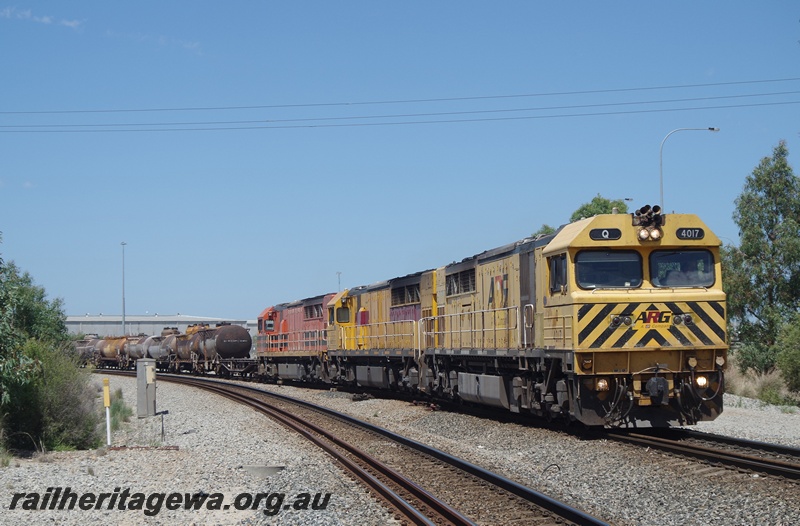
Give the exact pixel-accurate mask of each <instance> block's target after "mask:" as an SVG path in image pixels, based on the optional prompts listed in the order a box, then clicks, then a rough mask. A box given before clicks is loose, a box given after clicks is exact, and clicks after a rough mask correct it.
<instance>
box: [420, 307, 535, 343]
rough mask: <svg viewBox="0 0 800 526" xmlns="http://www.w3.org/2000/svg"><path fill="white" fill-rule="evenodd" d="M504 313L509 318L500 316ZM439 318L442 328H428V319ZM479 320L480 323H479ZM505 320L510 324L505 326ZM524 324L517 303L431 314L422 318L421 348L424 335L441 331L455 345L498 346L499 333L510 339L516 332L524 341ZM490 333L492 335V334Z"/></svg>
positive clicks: (442, 336) (442, 335)
mask: <svg viewBox="0 0 800 526" xmlns="http://www.w3.org/2000/svg"><path fill="white" fill-rule="evenodd" d="M501 315H504V316H505V317H506V319H505V320H498V318H499V317H500V316H501ZM489 316H491V321H492V323H491V325H490V326H487V324H486V321H487V317H489ZM437 319H438V320H439V330H437V331H427V330H425V329H424V323H425V322H427V321H433V320H437ZM477 322H480V323H479V324H478V323H477ZM504 322H505V324H506V325H505V326H502V325H501V324H502V323H504ZM511 322H513V323H511ZM522 326H523V325H522V323H521V320H520V309H519V307H518V306H516V305H515V306H513V307H504V308H500V309H485V310H477V311H468V312H459V313H453V314H443V315H441V316H428V317H425V318H422V319H421V320H420V321H419V330H420V339H419V343H418V345H419V348H418V349H417V351H418V352H420V353H421V350H422V339H423V338H425V337H428V336H433V337H436V336H437V335H438V336H439V337H440V338H442V339H443V340H445V339H447V338H449V341H450V347H453V348H466V347H470V348H474V349H492V348H497V343H496V342H497V340H498V336H499V335H503V334H505V336H506V338H507V339H508V341H509V343H510V342H511V341H512V339H513V336H514V334H515V333H516V335H517V341H518V342H521V341H523V336H522V335H521V334H520V331H521V328H522ZM443 327H445V328H443ZM488 335H491V337H489V336H488ZM491 342H494V344H493V345H491Z"/></svg>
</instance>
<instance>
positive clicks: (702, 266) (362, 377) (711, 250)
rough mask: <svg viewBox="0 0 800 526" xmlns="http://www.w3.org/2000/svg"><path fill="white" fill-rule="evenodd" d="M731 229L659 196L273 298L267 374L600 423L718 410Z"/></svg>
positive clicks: (632, 423)
mask: <svg viewBox="0 0 800 526" xmlns="http://www.w3.org/2000/svg"><path fill="white" fill-rule="evenodd" d="M719 247H720V241H719V239H718V238H717V237H716V236H715V235H714V234H713V233H712V232H711V231H710V230H709V229H708V228H707V226H706V225H705V224H704V223H703V222H702V221H701V220H700V219H699V218H698V217H697V216H696V215H693V214H670V215H662V214H661V213H660V210H659V209H658V207H653V208H650V207H649V206H646V207H643V208H642V209H640V210H637V211H636V213H634V214H606V215H598V216H594V217H591V218H588V219H582V220H579V221H576V222H574V223H570V224H568V225H564V226H562V227H561V228H560V229H559V230H558V231H556V232H555V233H554V234H551V235H547V236H539V237H537V238H535V239H533V238H528V239H523V240H521V241H517V242H515V243H511V244H509V245H506V246H502V247H499V248H495V249H492V250H488V251H486V252H482V253H480V254H477V255H475V256H472V257H468V258H466V259H464V260H462V261H461V262H458V263H452V264H450V265H446V266H443V267H439V268H435V269H430V270H426V271H422V272H418V273H415V274H410V275H407V276H403V277H398V278H394V279H390V280H387V281H384V282H380V283H376V284H373V285H368V286H361V287H356V288H353V289H349V290H344V291H341V292H339V293H336V294H325V295H321V296H317V297H314V298H309V299H306V300H302V301H299V302H295V303H290V304H279V305H276V306H274V307H270V308H268V309H266V310H265V311H264V312H262V314H261V316H259V335H258V337H257V341H256V351H257V352H256V354H257V359H258V362H259V363H258V375H259V376H260V377H262V378H266V379H271V380H276V379H285V380H300V381H315V380H316V381H323V382H331V383H348V384H354V385H361V386H367V387H373V388H381V389H391V390H405V391H411V392H419V393H425V394H427V395H430V396H433V397H438V398H444V399H451V400H460V401H463V402H467V403H474V404H481V405H487V406H492V407H496V408H498V409H501V410H508V411H513V412H519V413H531V414H533V415H537V416H541V417H544V418H547V419H562V420H565V421H577V422H582V423H583V424H586V425H589V426H621V427H664V426H672V425H686V424H694V423H697V422H699V421H702V420H712V419H714V418H716V417H717V416H718V415H719V414H720V413H721V412H722V409H723V406H722V394H723V388H724V368H725V365H726V362H727V349H728V346H727V337H726V332H725V331H726V318H725V308H726V303H725V294H724V292H723V290H722V278H721V271H720V257H719Z"/></svg>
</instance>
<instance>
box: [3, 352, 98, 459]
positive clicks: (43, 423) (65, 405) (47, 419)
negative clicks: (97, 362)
mask: <svg viewBox="0 0 800 526" xmlns="http://www.w3.org/2000/svg"><path fill="white" fill-rule="evenodd" d="M23 353H24V354H25V355H26V356H28V357H29V358H31V359H33V360H36V362H37V363H38V364H39V366H38V370H37V372H36V374H35V376H34V378H33V380H32V381H31V382H29V383H27V384H25V385H19V386H17V387H15V388H14V391H13V392H11V393H10V395H11V397H10V398H11V401H10V402H9V404H8V406H7V407H6V414H5V421H4V428H5V433H6V441H7V443H8V445H9V446H11V447H16V448H21V449H31V446H33V447H34V448H35V449H41V450H63V449H87V448H91V447H95V446H97V445H98V444H99V442H100V436H99V434H98V427H99V424H100V422H101V419H100V415H99V413H98V411H97V408H96V403H95V400H96V391H95V390H94V389H92V387H91V385H90V381H89V373H88V372H87V371H85V370H83V369H80V368H79V367H78V356H77V355H76V353H75V352H74V350H72V348H71V347H69V346H65V345H60V346H59V345H55V344H46V343H42V342H39V341H36V340H28V341H27V342H26V344H25V346H24V347H23Z"/></svg>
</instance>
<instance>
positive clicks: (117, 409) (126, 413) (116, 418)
mask: <svg viewBox="0 0 800 526" xmlns="http://www.w3.org/2000/svg"><path fill="white" fill-rule="evenodd" d="M109 412H110V413H111V430H112V431H116V430H118V429H119V428H120V426H121V425H122V422H127V421H128V420H130V418H131V417H132V416H133V409H132V408H131V407H130V406H129V405H127V404H126V403H125V400H123V398H122V389H117V390H116V391H114V392H113V393H111V407H110V411H109Z"/></svg>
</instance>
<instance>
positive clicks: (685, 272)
mask: <svg viewBox="0 0 800 526" xmlns="http://www.w3.org/2000/svg"><path fill="white" fill-rule="evenodd" d="M650 279H651V280H652V282H653V285H654V286H656V287H710V286H711V285H713V284H714V256H712V255H711V252H709V251H708V250H656V251H654V252H653V253H652V254H650Z"/></svg>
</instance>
